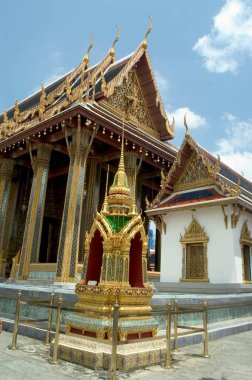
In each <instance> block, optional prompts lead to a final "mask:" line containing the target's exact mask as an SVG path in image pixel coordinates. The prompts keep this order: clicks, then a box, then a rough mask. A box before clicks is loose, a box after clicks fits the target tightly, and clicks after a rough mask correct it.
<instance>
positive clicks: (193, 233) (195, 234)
mask: <svg viewBox="0 0 252 380" xmlns="http://www.w3.org/2000/svg"><path fill="white" fill-rule="evenodd" d="M208 241H209V237H208V236H207V234H206V232H205V230H204V227H202V226H201V225H200V224H199V223H198V222H197V220H196V219H195V218H194V217H193V220H192V221H191V223H190V225H189V227H188V228H187V229H186V231H185V234H184V236H182V235H181V239H180V242H181V243H182V247H183V256H182V277H181V278H180V281H187V282H209V278H208V265H207V243H208ZM192 243H202V245H203V260H204V261H203V265H204V275H203V277H202V278H187V276H186V248H187V245H188V244H192Z"/></svg>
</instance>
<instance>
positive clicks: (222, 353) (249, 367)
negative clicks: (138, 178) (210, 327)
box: [0, 331, 252, 380]
mask: <svg viewBox="0 0 252 380" xmlns="http://www.w3.org/2000/svg"><path fill="white" fill-rule="evenodd" d="M11 338H12V334H11V333H8V332H3V333H2V334H1V335H0V379H1V380H39V379H43V380H44V379H46V380H64V379H76V380H79V379H88V380H105V379H107V375H108V373H107V372H106V371H96V372H95V371H93V370H91V369H87V368H83V367H81V366H77V365H74V364H71V363H67V362H64V361H61V362H60V363H59V364H56V365H51V364H50V361H49V357H48V348H47V347H46V346H44V345H43V344H42V343H41V342H39V341H36V340H33V339H30V338H27V337H23V336H19V337H18V344H19V345H20V348H19V349H18V350H16V351H12V350H9V349H8V345H9V344H10V342H11ZM201 352H202V344H200V345H194V346H189V347H186V348H183V349H181V351H180V352H179V353H176V354H174V355H173V368H172V369H169V370H166V369H164V368H162V367H161V366H153V367H148V368H146V369H141V370H136V371H133V372H130V373H120V374H118V375H119V379H123V380H126V379H132V380H142V379H144V380H161V379H162V380H163V379H171V380H251V379H252V331H247V332H244V333H240V334H236V335H232V336H229V337H225V338H222V339H219V340H216V341H210V344H209V352H210V354H211V358H209V359H205V358H203V357H201V356H200V354H201Z"/></svg>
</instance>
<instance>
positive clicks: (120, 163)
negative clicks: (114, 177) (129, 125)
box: [118, 118, 125, 171]
mask: <svg viewBox="0 0 252 380" xmlns="http://www.w3.org/2000/svg"><path fill="white" fill-rule="evenodd" d="M118 170H123V171H125V167H124V118H123V130H122V146H121V155H120V162H119V166H118Z"/></svg>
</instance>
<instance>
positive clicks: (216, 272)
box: [161, 205, 252, 283]
mask: <svg viewBox="0 0 252 380" xmlns="http://www.w3.org/2000/svg"><path fill="white" fill-rule="evenodd" d="M225 213H226V214H227V215H228V228H227V229H226V227H225V223H224V217H223V213H222V209H221V206H213V207H207V208H200V209H197V210H195V211H176V212H171V213H169V214H167V215H165V216H164V222H165V223H166V234H162V238H161V281H162V282H178V281H179V280H180V278H181V276H182V244H181V243H180V238H181V235H182V236H183V235H184V233H185V230H186V229H187V228H188V227H189V225H190V223H191V221H192V215H193V216H194V218H195V219H196V220H197V221H198V222H199V223H200V225H201V226H203V227H205V231H206V233H207V235H208V237H209V242H208V245H207V257H208V277H209V282H211V283H241V282H242V262H241V249H240V241H239V240H240V234H241V228H242V226H243V223H244V220H246V219H248V222H249V223H248V225H249V228H251V229H252V217H251V216H250V215H248V214H246V213H245V214H244V215H242V216H241V218H240V219H239V222H238V224H237V227H236V228H235V229H232V228H231V213H232V206H231V205H229V206H226V207H225Z"/></svg>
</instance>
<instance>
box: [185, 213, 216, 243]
mask: <svg viewBox="0 0 252 380" xmlns="http://www.w3.org/2000/svg"><path fill="white" fill-rule="evenodd" d="M208 240H209V238H208V236H207V234H206V232H205V230H204V228H203V227H201V225H200V224H199V223H198V222H197V220H196V219H194V218H193V220H192V221H191V223H190V225H189V227H188V228H187V230H186V231H185V234H184V236H181V239H180V241H181V243H196V242H207V241H208Z"/></svg>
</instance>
